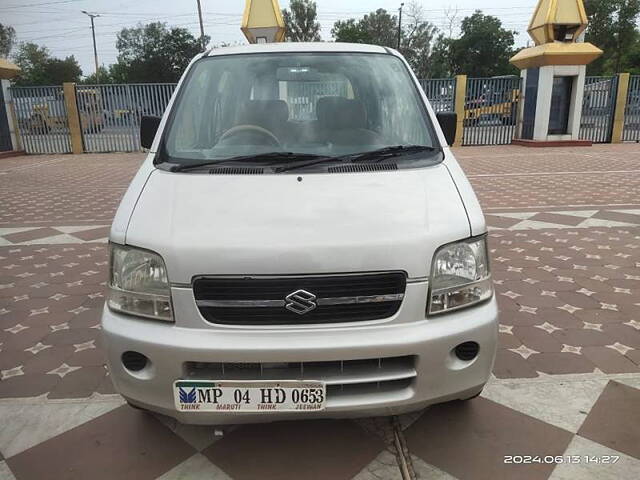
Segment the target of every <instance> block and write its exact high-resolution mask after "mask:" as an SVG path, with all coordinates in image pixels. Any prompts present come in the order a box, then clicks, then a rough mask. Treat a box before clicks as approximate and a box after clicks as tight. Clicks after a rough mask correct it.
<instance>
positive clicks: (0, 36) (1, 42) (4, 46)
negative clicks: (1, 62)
mask: <svg viewBox="0 0 640 480" xmlns="http://www.w3.org/2000/svg"><path fill="white" fill-rule="evenodd" d="M15 40H16V31H15V30H14V28H13V27H12V26H10V25H6V26H5V25H2V24H1V23H0V57H4V58H7V57H8V56H9V53H10V52H11V48H12V47H13V44H14V42H15Z"/></svg>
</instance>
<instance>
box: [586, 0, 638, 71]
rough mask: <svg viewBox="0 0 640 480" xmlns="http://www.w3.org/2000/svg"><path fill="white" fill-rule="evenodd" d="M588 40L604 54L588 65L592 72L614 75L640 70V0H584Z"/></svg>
mask: <svg viewBox="0 0 640 480" xmlns="http://www.w3.org/2000/svg"><path fill="white" fill-rule="evenodd" d="M584 4H585V8H586V10H587V16H588V17H589V27H588V28H587V32H586V38H585V40H586V41H587V42H591V43H593V44H594V45H595V46H597V47H599V48H600V49H602V50H603V51H604V54H603V55H602V56H601V57H600V58H598V59H597V60H595V61H594V62H593V63H591V64H590V65H589V66H588V67H587V68H588V72H589V75H613V74H616V73H619V72H629V71H635V72H637V71H638V70H639V69H640V63H639V61H638V60H639V58H638V54H637V52H638V50H639V49H640V30H639V29H638V18H639V17H640V0H585V2H584Z"/></svg>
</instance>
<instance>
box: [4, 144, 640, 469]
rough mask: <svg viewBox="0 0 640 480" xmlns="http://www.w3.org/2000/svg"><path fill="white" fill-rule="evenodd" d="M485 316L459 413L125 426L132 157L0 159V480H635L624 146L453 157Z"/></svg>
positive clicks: (639, 422)
mask: <svg viewBox="0 0 640 480" xmlns="http://www.w3.org/2000/svg"><path fill="white" fill-rule="evenodd" d="M456 155H457V156H458V159H459V160H460V163H461V164H462V166H463V168H464V169H465V171H466V172H467V174H468V176H469V179H470V181H471V183H472V184H473V186H474V188H475V189H476V192H477V194H478V197H479V199H480V202H481V203H482V205H483V208H484V210H485V213H486V218H487V224H488V226H489V230H490V232H489V235H490V249H491V255H492V261H493V264H492V266H493V277H494V282H495V288H496V295H497V298H498V302H499V305H500V310H501V317H500V327H499V331H500V333H499V337H500V346H499V351H498V355H497V359H496V364H495V368H494V376H493V377H492V379H491V381H490V383H489V384H488V385H487V387H486V388H485V390H484V392H483V394H482V395H481V396H480V397H479V398H477V399H474V400H472V401H470V402H466V403H461V402H456V403H451V404H446V405H440V406H434V407H431V408H429V409H427V410H425V411H424V412H418V413H417V414H412V415H405V416H401V417H399V418H378V419H362V420H332V421H314V422H309V421H304V422H293V423H275V424H267V425H246V426H239V427H234V428H225V429H224V430H223V431H220V432H218V433H222V435H216V434H215V431H214V429H213V428H212V427H211V428H210V427H187V426H184V425H179V424H176V423H175V422H174V421H172V420H170V419H167V418H165V417H160V416H152V415H147V414H144V413H142V412H139V411H135V410H132V409H130V408H129V407H128V406H126V405H124V404H123V401H122V399H121V397H119V396H118V395H117V394H115V392H114V390H113V387H112V386H111V382H110V380H109V376H108V372H107V370H106V368H105V366H104V356H103V353H102V349H101V345H100V325H99V318H100V310H101V308H102V305H103V303H104V297H105V282H106V275H107V272H106V268H107V243H106V242H107V236H108V231H109V224H110V222H111V219H112V217H113V214H114V212H115V208H116V207H117V204H118V202H119V200H120V198H121V196H122V195H123V193H124V190H125V189H126V187H127V185H128V183H129V181H130V179H131V177H132V176H133V174H134V173H135V171H136V169H137V168H138V166H139V164H140V162H141V161H142V159H143V156H142V155H141V154H104V155H78V156H73V155H51V156H30V157H17V158H10V159H4V160H0V479H2V480H4V479H9V480H10V479H14V478H15V479H18V480H24V479H48V478H52V479H56V480H57V479H62V478H65V479H67V478H68V479H85V478H93V479H116V478H117V479H128V478H132V479H133V478H135V479H147V478H148V479H153V478H162V479H164V480H171V479H200V478H214V479H229V478H232V479H255V478H274V479H275V478H277V479H288V478H291V479H307V478H318V479H350V478H357V479H359V480H374V479H385V480H386V479H392V480H393V479H400V478H425V479H427V478H429V479H430V478H438V479H455V478H458V479H474V480H475V479H484V478H486V479H499V478H519V479H520V478H523V479H546V478H552V479H601V478H611V479H614V478H615V479H635V478H637V477H638V474H637V472H638V471H640V407H639V405H640V146H638V145H635V144H624V145H597V146H594V147H592V148H578V149H544V150H537V149H533V150H532V149H526V148H522V147H512V146H505V147H467V148H462V149H457V150H456Z"/></svg>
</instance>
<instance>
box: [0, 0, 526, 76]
mask: <svg viewBox="0 0 640 480" xmlns="http://www.w3.org/2000/svg"><path fill="white" fill-rule="evenodd" d="M410 1H411V0H405V4H408V3H409V2H410ZM415 2H416V3H417V4H418V5H421V6H422V8H423V10H424V15H425V19H426V20H429V21H430V22H432V23H433V24H435V25H436V26H437V27H438V28H440V29H441V30H443V31H444V32H446V33H448V31H449V28H450V27H449V25H450V24H451V22H450V21H449V18H450V17H451V16H452V15H454V14H455V13H456V12H457V15H454V21H453V34H454V36H455V35H456V34H457V32H458V31H459V24H460V21H461V20H462V19H463V18H464V17H465V16H468V15H470V14H471V13H473V11H474V10H475V9H480V10H482V11H483V12H484V13H487V14H490V15H494V16H496V17H498V18H500V19H501V20H502V22H503V26H505V27H506V28H510V29H513V30H516V31H518V32H519V34H518V35H517V36H516V45H517V46H526V44H527V41H528V40H529V37H528V35H527V33H526V29H527V25H528V23H529V20H530V18H531V15H532V13H533V9H534V7H535V5H536V3H537V0H415ZM316 3H317V5H318V19H319V21H320V24H321V26H322V32H321V34H322V37H323V39H324V40H331V27H332V26H333V23H334V22H335V21H337V20H344V19H347V18H351V17H354V18H358V17H361V16H362V15H364V14H365V13H368V12H370V11H372V10H376V9H378V8H384V9H387V10H388V11H390V12H393V13H396V12H397V10H398V8H399V6H400V0H316ZM201 4H202V9H203V16H204V25H205V33H206V34H207V35H209V36H211V43H212V44H220V43H223V42H227V43H245V38H244V36H243V35H242V33H241V32H240V22H241V18H242V12H243V9H244V4H245V1H244V0H201ZM288 5H289V0H280V6H281V7H282V8H286V7H288ZM405 8H406V6H405ZM82 10H86V11H88V12H90V13H97V14H99V15H100V17H98V18H96V19H95V25H96V42H97V47H98V61H99V63H100V65H104V66H108V65H109V64H111V63H114V62H115V61H116V57H117V54H118V52H117V50H116V46H115V42H116V35H117V33H118V32H119V31H120V30H121V29H122V28H125V27H133V26H135V25H136V24H138V23H140V22H141V23H149V22H153V21H161V22H167V24H168V25H169V26H179V27H184V28H187V29H189V30H190V31H192V32H193V33H194V35H196V36H199V35H200V33H199V31H200V30H199V23H198V10H197V1H196V0H0V23H2V24H4V25H12V26H13V27H14V28H15V30H16V37H17V41H19V42H20V41H25V42H27V41H28V42H35V43H38V44H40V45H45V46H46V47H48V48H49V50H50V52H51V53H52V55H53V56H55V57H61V58H64V57H66V56H69V55H74V56H75V57H76V59H77V60H78V62H79V63H80V66H81V67H82V71H83V73H84V74H85V75H89V74H91V73H93V71H94V70H95V67H94V62H93V44H92V40H91V23H90V20H89V18H88V17H87V16H86V15H85V14H83V13H82ZM447 12H448V14H447Z"/></svg>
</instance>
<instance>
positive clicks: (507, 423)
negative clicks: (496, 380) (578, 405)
mask: <svg viewBox="0 0 640 480" xmlns="http://www.w3.org/2000/svg"><path fill="white" fill-rule="evenodd" d="M572 436H573V434H571V433H570V432H568V431H566V430H564V429H561V428H558V427H555V426H552V425H549V424H547V423H545V422H542V421H540V420H537V419H535V418H533V417H530V416H528V415H524V414H522V413H520V412H517V411H515V410H512V409H510V408H508V407H505V406H502V405H500V404H498V403H495V402H492V401H490V400H487V399H484V398H482V397H480V398H477V399H475V400H472V401H470V402H454V403H449V404H444V405H438V406H435V407H432V408H430V409H429V410H427V411H426V412H425V414H424V415H423V416H422V417H421V418H420V419H419V420H418V421H417V422H416V423H415V424H414V425H412V426H411V427H410V428H409V429H408V430H407V431H406V437H407V441H408V444H409V448H410V449H411V451H412V452H413V453H414V454H415V455H417V456H419V457H420V458H422V459H423V460H424V461H426V462H427V463H430V464H432V465H434V466H436V467H437V468H439V469H441V470H443V471H445V472H447V473H450V474H452V475H453V476H455V477H457V478H459V479H461V480H465V479H475V480H480V479H492V480H494V479H497V478H519V479H535V480H540V479H544V478H547V477H548V475H549V474H551V471H552V469H553V466H552V465H539V464H533V465H505V460H504V458H505V456H506V455H523V454H526V455H540V456H545V455H562V454H563V453H564V451H565V449H566V447H567V445H569V442H570V441H571V438H572Z"/></svg>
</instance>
